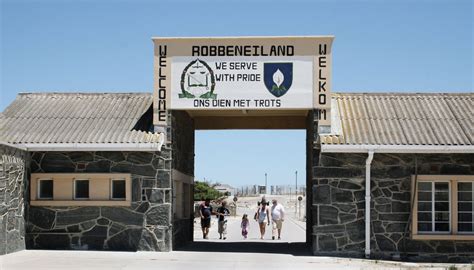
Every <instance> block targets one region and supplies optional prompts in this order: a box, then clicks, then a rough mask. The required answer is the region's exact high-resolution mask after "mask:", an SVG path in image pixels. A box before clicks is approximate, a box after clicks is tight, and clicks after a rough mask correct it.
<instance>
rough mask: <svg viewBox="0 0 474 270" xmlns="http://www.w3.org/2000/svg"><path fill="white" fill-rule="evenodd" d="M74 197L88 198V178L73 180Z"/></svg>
mask: <svg viewBox="0 0 474 270" xmlns="http://www.w3.org/2000/svg"><path fill="white" fill-rule="evenodd" d="M74 199H76V200H77V199H89V180H75V181H74Z"/></svg>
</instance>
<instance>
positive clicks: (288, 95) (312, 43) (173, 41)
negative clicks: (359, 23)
mask: <svg viewBox="0 0 474 270" xmlns="http://www.w3.org/2000/svg"><path fill="white" fill-rule="evenodd" d="M332 41H333V37H332V36H320V37H318V36H303V37H196V38H166V37H162V38H153V42H154V44H155V53H154V57H155V62H154V63H155V64H154V70H155V72H154V94H153V115H154V117H153V123H154V125H155V126H157V127H160V128H162V129H165V128H166V127H167V124H168V122H167V121H168V110H170V109H171V110H213V111H215V112H216V114H217V113H219V111H222V110H279V109H281V110H295V109H300V110H314V112H315V116H316V118H317V119H318V121H319V125H327V126H329V125H330V119H331V117H330V110H331V105H330V104H331V65H332V60H331V59H332V58H331V46H332Z"/></svg>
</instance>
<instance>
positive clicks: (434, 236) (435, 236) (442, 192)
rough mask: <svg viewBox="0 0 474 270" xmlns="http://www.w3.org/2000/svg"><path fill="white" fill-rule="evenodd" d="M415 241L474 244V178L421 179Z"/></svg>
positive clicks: (420, 177)
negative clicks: (461, 241)
mask: <svg viewBox="0 0 474 270" xmlns="http://www.w3.org/2000/svg"><path fill="white" fill-rule="evenodd" d="M414 179H415V177H413V186H412V188H413V189H414V190H416V194H415V201H414V203H415V204H414V207H413V210H414V215H413V220H412V238H413V239H423V240H474V175H419V176H418V178H417V181H416V187H415V185H414V184H415V181H414Z"/></svg>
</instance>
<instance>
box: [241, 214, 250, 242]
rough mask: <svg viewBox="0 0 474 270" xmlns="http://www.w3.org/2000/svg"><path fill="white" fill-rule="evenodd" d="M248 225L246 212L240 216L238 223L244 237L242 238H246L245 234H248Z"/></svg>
mask: <svg viewBox="0 0 474 270" xmlns="http://www.w3.org/2000/svg"><path fill="white" fill-rule="evenodd" d="M249 226H250V222H249V218H248V216H247V214H244V216H243V217H242V222H241V223H240V228H242V236H243V237H244V239H247V235H248V234H249Z"/></svg>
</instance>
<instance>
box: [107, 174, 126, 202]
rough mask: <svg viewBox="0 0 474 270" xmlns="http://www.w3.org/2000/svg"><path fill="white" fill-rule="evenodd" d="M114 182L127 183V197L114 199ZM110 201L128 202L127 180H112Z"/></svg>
mask: <svg viewBox="0 0 474 270" xmlns="http://www.w3.org/2000/svg"><path fill="white" fill-rule="evenodd" d="M114 181H123V182H124V183H125V197H123V198H114ZM109 194H110V200H112V201H125V200H127V180H126V179H122V178H110V193H109Z"/></svg>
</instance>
